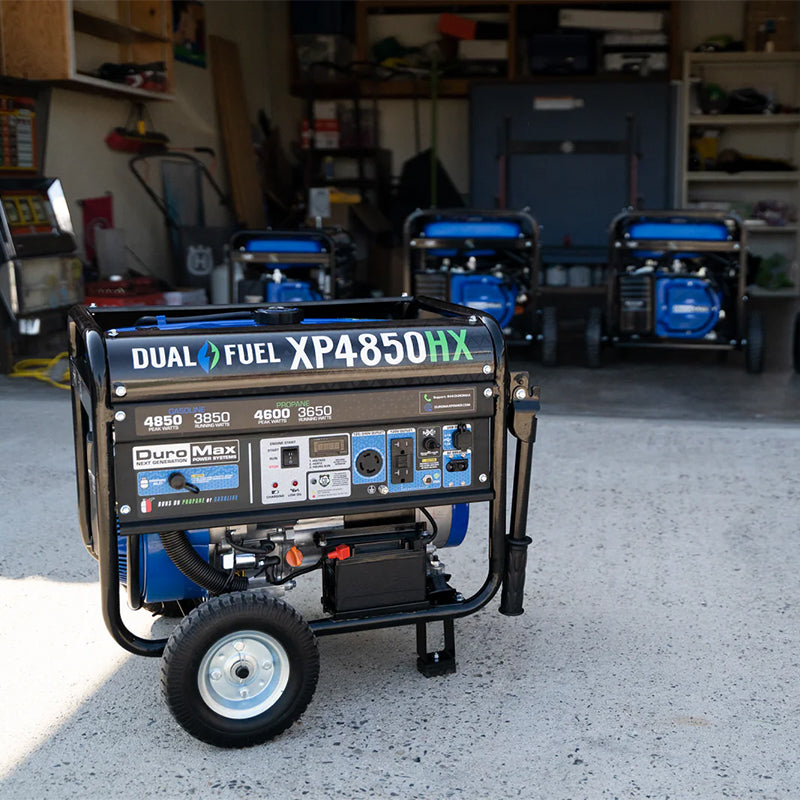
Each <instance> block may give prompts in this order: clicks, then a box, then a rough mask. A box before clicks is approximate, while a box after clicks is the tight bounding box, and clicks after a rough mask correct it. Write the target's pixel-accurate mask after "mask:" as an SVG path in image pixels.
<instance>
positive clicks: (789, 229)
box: [744, 220, 800, 236]
mask: <svg viewBox="0 0 800 800" xmlns="http://www.w3.org/2000/svg"><path fill="white" fill-rule="evenodd" d="M744 226H745V228H747V235H748V236H753V235H760V234H762V233H764V234H778V233H786V234H792V235H793V236H794V235H795V234H796V233H797V231H798V230H800V228H799V227H798V226H797V224H796V223H792V224H791V225H758V224H754V223H752V222H749V221H748V220H745V221H744Z"/></svg>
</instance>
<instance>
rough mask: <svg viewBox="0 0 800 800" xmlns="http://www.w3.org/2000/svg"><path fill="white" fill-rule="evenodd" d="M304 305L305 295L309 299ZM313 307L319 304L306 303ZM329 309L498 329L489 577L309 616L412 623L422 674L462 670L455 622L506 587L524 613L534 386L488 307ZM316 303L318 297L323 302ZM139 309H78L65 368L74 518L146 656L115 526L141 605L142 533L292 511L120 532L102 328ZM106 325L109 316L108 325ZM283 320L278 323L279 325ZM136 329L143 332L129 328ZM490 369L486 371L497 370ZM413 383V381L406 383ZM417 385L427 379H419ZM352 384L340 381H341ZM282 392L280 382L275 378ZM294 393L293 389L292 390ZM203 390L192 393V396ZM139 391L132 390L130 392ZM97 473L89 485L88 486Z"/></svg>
mask: <svg viewBox="0 0 800 800" xmlns="http://www.w3.org/2000/svg"><path fill="white" fill-rule="evenodd" d="M302 306H303V304H298V307H300V308H302ZM306 306H307V307H308V308H314V307H315V306H314V305H312V304H306ZM324 307H325V311H326V314H330V315H331V316H332V317H337V316H338V317H340V318H341V317H347V316H358V315H361V316H362V317H364V316H367V317H368V318H373V319H374V318H375V316H376V313H375V312H376V311H377V312H378V314H377V316H379V317H380V318H382V319H387V320H408V319H416V318H424V317H425V315H428V316H430V315H439V316H441V317H445V318H448V317H449V318H459V319H460V320H462V321H463V320H464V319H465V316H464V315H465V312H467V313H470V317H469V322H470V323H473V324H481V325H483V326H485V327H486V328H487V329H488V331H489V333H490V336H491V342H492V347H493V348H494V361H495V364H494V368H493V369H490V370H488V371H487V370H486V369H485V368H484V376H485V380H486V381H487V382H491V383H492V384H493V386H494V396H493V402H494V403H495V404H496V405H495V409H496V414H495V416H494V420H495V424H494V425H493V427H492V430H491V439H492V460H491V476H490V480H489V485H488V486H487V487H486V489H485V491H482V492H481V493H480V495H478V494H477V493H476V494H473V495H472V496H471V497H470V502H474V501H488V503H489V529H488V562H489V563H488V573H487V576H486V578H485V580H484V583H483V585H482V586H481V587H480V589H478V591H477V592H476V593H475V594H473V595H472V596H471V597H469V598H461V597H460V595H459V596H457V597H456V600H455V602H448V603H443V604H441V605H436V606H434V607H431V608H427V609H423V610H415V611H400V612H398V611H393V612H389V613H383V614H376V615H372V616H366V617H355V618H347V619H332V618H320V619H317V620H313V621H311V622H309V627H310V628H311V630H312V631H313V633H314V634H316V635H317V636H322V635H330V634H335V633H348V632H353V631H361V630H367V629H372V628H383V627H389V626H394V625H416V628H417V653H418V661H417V665H418V668H419V669H420V671H421V672H423V674H425V675H431V674H442V673H445V672H452V671H454V669H455V646H454V631H453V621H454V620H455V619H456V618H458V617H463V616H466V615H468V614H470V613H473V612H475V611H477V610H478V609H480V608H482V607H483V606H485V605H486V604H487V603H488V602H489V601H490V600H491V599H492V598H493V597H494V595H495V594H496V592H497V591H498V589H500V588H501V586H502V594H501V603H500V612H501V613H503V614H505V615H507V616H517V615H519V614H522V613H523V607H522V601H523V591H524V581H525V568H526V561H527V547H528V545H529V544H530V543H531V539H530V537H528V536H527V535H526V527H527V510H528V499H529V484H530V476H531V458H532V446H533V443H534V441H535V434H536V412H537V410H538V408H539V399H538V387H531V386H530V385H529V379H528V374H527V373H525V372H515V373H512V372H510V371H509V369H508V364H507V359H506V353H505V345H504V340H503V336H502V332H501V331H500V329H499V328H498V326H497V324H496V323H495V321H494V319H493V318H492V317H490V316H489V315H486V314H481V313H478V312H471V310H470V309H465V308H463V307H459V306H455V305H452V304H450V303H445V302H442V301H438V300H434V299H431V298H424V297H416V298H409V297H403V298H392V299H387V300H385V301H380V302H377V303H376V301H373V300H348V301H330V302H328V303H326V304H325V306H324ZM245 308H246V309H248V310H250V311H252V306H249V307H243V306H240V305H238V306H237V305H232V306H217V307H215V311H217V312H218V315H217V316H219V315H220V314H221V315H224V314H226V313H235V312H241V311H242V310H243V309H245ZM316 308H317V309H318V308H319V306H316ZM148 313H155V314H158V313H169V314H170V315H171V316H173V317H178V318H179V317H186V318H187V320H188V319H189V318H192V317H195V318H196V317H197V316H198V315H203V314H205V315H208V309H207V307H177V308H176V307H170V308H168V309H167V308H164V309H158V308H156V309H152V308H148ZM140 316H141V310H136V309H132V310H128V309H103V308H91V309H89V308H86V307H85V306H76V307H74V308H73V309H72V310H71V312H70V316H69V326H68V327H69V331H68V332H69V343H70V353H71V359H70V369H71V374H72V387H73V390H72V410H73V423H74V438H75V458H76V471H77V492H78V507H79V524H80V531H81V537H82V539H83V543H84V545H85V547H86V549H87V550H88V552H89V553H90V554H91V555H92V556H93V557H94V558H95V559H96V560H97V561H98V563H99V573H100V590H101V605H102V612H103V618H104V621H105V624H106V627H107V628H108V630H109V632H110V634H111V636H112V637H113V638H114V640H115V641H116V642H117V643H118V644H119V645H120V646H122V647H123V648H124V649H125V650H127V651H129V652H131V653H134V654H136V655H142V656H152V657H158V656H160V655H162V653H163V651H164V648H165V645H166V642H167V640H166V639H149V638H145V637H141V636H139V635H137V634H136V633H134V632H132V631H131V630H130V629H129V628H128V627H127V626H126V625H125V623H124V621H123V619H122V616H121V609H120V596H119V595H120V586H119V569H120V561H119V559H120V548H119V546H118V541H117V537H118V535H124V536H126V537H127V540H128V544H127V548H126V553H125V567H126V570H127V592H128V603H129V604H130V605H131V607H133V608H134V609H136V608H140V607H141V605H142V598H141V596H140V592H139V580H140V575H139V552H140V551H139V534H142V533H150V532H158V531H160V530H164V529H180V528H181V527H182V526H183V527H188V526H190V525H191V526H192V527H197V526H198V524H200V525H204V526H211V525H214V524H218V525H231V524H241V523H246V522H250V521H257V522H263V521H268V522H269V523H280V522H283V521H290V520H294V519H296V518H297V513H296V512H292V511H291V510H286V511H281V510H280V509H277V510H275V509H272V510H265V511H264V512H263V513H260V514H258V515H254V514H252V513H250V514H248V513H242V514H230V513H228V514H225V515H224V517H223V518H215V517H213V516H206V517H203V518H202V519H200V520H199V521H198V519H197V518H195V519H189V518H187V519H185V520H182V519H181V518H177V519H174V520H170V522H169V524H164V523H163V522H162V523H160V524H157V525H156V524H153V523H151V524H150V525H148V524H145V523H141V522H140V523H134V524H133V525H127V526H126V530H125V531H120V529H119V522H118V517H117V513H118V509H117V496H116V490H115V458H114V447H115V438H114V421H115V413H118V412H115V410H114V398H116V399H117V401H120V398H121V397H123V396H124V395H125V392H124V391H123V389H124V387H122V388H121V387H120V384H114V383H112V380H111V377H110V374H109V372H110V371H109V363H108V359H107V351H106V346H105V340H106V338H107V337H108V338H112V339H113V338H114V337H115V336H116V335H117V331H116V328H117V327H120V328H122V327H128V326H133V325H135V324H136V322H137V319H138V318H139V317H140ZM110 323H113V325H112V324H110ZM276 330H280V327H277V328H276ZM134 335H136V334H134ZM490 373H491V374H490ZM376 377H377V376H376V368H371V369H365V368H363V367H361V368H353V369H352V370H350V371H349V372H348V381H347V384H346V386H353V387H357V386H364V385H368V384H369V382H370V381H373V380H375V378H376ZM410 382H411V383H414V381H413V380H412V381H410ZM416 382H417V384H418V385H422V379H421V378H420V379H419V380H418V381H416ZM309 385H311V386H313V387H314V388H324V386H325V380H324V375H319V374H318V375H314V376H310V380H309ZM344 385H345V384H337V388H342V386H344ZM270 390H271V391H275V392H276V393H280V391H281V390H280V388H278V389H275V388H274V387H270ZM187 391H188V390H186V389H184V390H183V395H182V394H181V393H180V392H177V393H173V394H172V395H171V397H173V398H175V400H176V401H178V402H180V400H181V399H186V392H187ZM259 391H260V393H262V394H263V393H264V391H265V386H260V387H256V388H255V389H253V390H251V391H250V392H249V393H251V394H252V393H254V392H259ZM285 391H288V390H285ZM196 393H197V392H195V394H196ZM247 393H248V392H245V391H243V390H242V388H241V382H237V380H236V378H235V376H233V377H228V378H217V379H216V380H215V381H214V383H213V386H212V387H211V388H210V389H207V390H205V391H204V396H206V397H210V398H212V399H213V398H214V397H220V396H226V397H227V396H236V395H239V396H241V395H244V394H247ZM132 395H135V396H132ZM147 399H148V397H147V387H146V384H145V385H143V386H140V387H138V388H135V389H133V391H132V392H131V393H130V394H128V397H127V398H126V400H136V401H141V400H147ZM507 431H511V433H512V434H513V435H514V436H515V437H516V438H517V446H516V453H515V467H514V478H513V495H512V514H511V524H510V528H509V529H508V533H506V530H507V524H506V501H507V495H506V475H505V467H506V456H507V442H506V439H507V436H506V434H507ZM90 474H91V475H92V476H94V485H91V484H90V477H89V476H90ZM453 494H454V497H453V498H451V497H450V496H448V495H444V494H443V495H440V496H439V497H437V498H436V502H435V503H434V504H435V505H442V504H447V503H449V502H456V500H455V496H456V495H455V493H453ZM382 504H383V505H384V506H385V508H386V509H387V510H392V509H393V508H395V507H396V508H403V507H404V505H405V506H407V503H405V504H404V503H403V500H402V498H399V497H398V498H397V499H390V498H384V500H383V501H382ZM326 510H327V509H326V507H325V506H324V505H321V506H316V507H315V514H316V515H322V516H324V515H325V513H326ZM437 621H441V622H442V623H443V626H444V637H445V649H444V650H443V651H441V652H436V653H429V652H427V644H426V630H427V625H428V624H429V623H434V622H437Z"/></svg>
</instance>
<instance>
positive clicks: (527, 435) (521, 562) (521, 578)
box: [500, 373, 539, 617]
mask: <svg viewBox="0 0 800 800" xmlns="http://www.w3.org/2000/svg"><path fill="white" fill-rule="evenodd" d="M512 385H513V388H512V390H511V391H512V398H513V400H512V406H511V413H510V420H509V429H510V430H511V432H512V433H513V434H514V436H515V437H516V439H517V447H516V453H515V456H514V488H513V493H512V496H511V527H510V530H509V534H508V536H507V537H506V564H505V572H504V576H503V589H502V592H501V595H500V613H501V614H504V615H505V616H507V617H516V616H519V615H520V614H522V613H523V612H524V609H523V607H522V602H523V599H524V595H525V569H526V567H527V564H528V546H529V545H530V544H531V542H532V539H531V538H530V536H528V535H527V526H528V500H529V498H530V483H531V465H532V462H533V443H534V442H535V441H536V412H537V411H538V410H539V389H538V387H529V385H528V375H527V373H518V374H517V375H515V376H514V377H513V381H512Z"/></svg>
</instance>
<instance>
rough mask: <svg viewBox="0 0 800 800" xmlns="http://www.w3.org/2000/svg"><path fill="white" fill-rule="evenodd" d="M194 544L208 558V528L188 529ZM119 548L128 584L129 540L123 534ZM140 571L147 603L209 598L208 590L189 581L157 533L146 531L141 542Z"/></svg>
mask: <svg viewBox="0 0 800 800" xmlns="http://www.w3.org/2000/svg"><path fill="white" fill-rule="evenodd" d="M186 536H187V538H188V539H189V542H190V543H191V545H192V547H194V549H195V550H196V551H197V553H198V554H199V555H200V556H201V557H202V558H203V560H204V561H208V531H207V530H195V531H186ZM117 542H118V547H119V569H120V576H119V577H120V582H121V583H123V584H126V583H127V574H126V558H125V557H126V552H127V546H128V539H127V537H125V536H120V537H118V539H117ZM139 564H140V567H139V572H140V577H141V583H142V587H141V588H142V599H143V601H144V602H145V603H160V602H166V601H168V600H188V599H190V598H194V597H205V596H206V595H207V594H208V592H207V591H206V590H205V589H203V588H202V587H201V586H198V585H197V584H196V583H195V582H194V581H191V580H189V578H187V577H186V576H185V575H184V574H183V573H182V572H181V571H180V570H179V569H178V568H177V567H176V566H175V565H174V564H173V563H172V559H171V558H170V557H169V556H168V555H167V554H166V552H165V550H164V547H163V545H162V544H161V537H160V536H159V535H158V534H157V533H146V534H144V535H143V536H142V537H141V542H140V545H139Z"/></svg>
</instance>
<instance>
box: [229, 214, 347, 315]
mask: <svg viewBox="0 0 800 800" xmlns="http://www.w3.org/2000/svg"><path fill="white" fill-rule="evenodd" d="M285 239H305V240H307V241H310V242H319V243H320V245H321V247H322V250H321V251H320V252H319V253H308V252H292V251H285V252H274V253H259V252H252V253H251V252H247V251H246V250H245V249H244V248H245V247H246V245H247V244H248V242H252V241H270V240H276V241H280V240H285ZM236 264H239V265H240V266H241V267H242V270H243V271H244V272H246V271H247V270H248V269H250V270H258V269H261V270H267V269H273V270H274V269H279V268H280V267H281V266H282V265H287V264H288V265H292V266H302V267H308V268H313V267H317V268H318V269H323V270H325V271H326V272H327V274H328V276H329V283H330V289H329V291H328V293H327V296H326V295H325V294H324V293H323V296H324V299H325V300H330V299H332V298H334V297H336V281H337V278H338V276H337V274H336V245H335V244H334V242H333V239H332V238H331V237H330V236H329V235H328V234H327V233H326V232H325V231H324V230H311V229H305V230H296V231H283V230H272V229H271V228H268V229H266V230H244V231H237V232H236V233H234V234H233V236H232V237H231V240H230V243H229V245H228V297H230V298H231V299H233V298H234V290H235V289H236V287H235V285H234V283H235V267H236Z"/></svg>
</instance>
